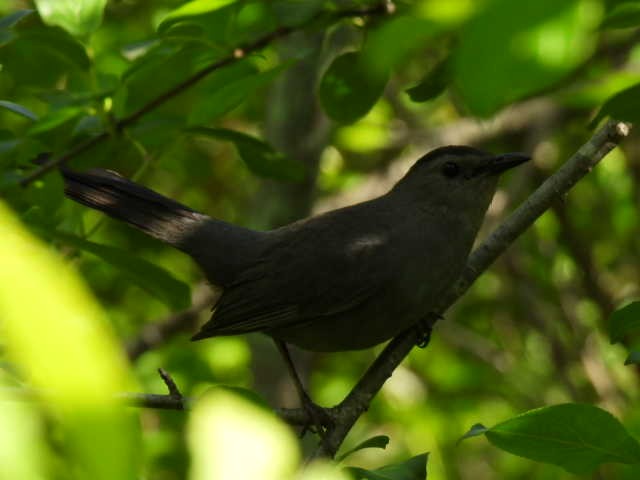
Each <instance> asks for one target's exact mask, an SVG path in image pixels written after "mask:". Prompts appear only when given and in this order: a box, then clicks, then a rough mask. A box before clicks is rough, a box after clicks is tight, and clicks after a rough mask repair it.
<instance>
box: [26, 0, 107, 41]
mask: <svg viewBox="0 0 640 480" xmlns="http://www.w3.org/2000/svg"><path fill="white" fill-rule="evenodd" d="M35 4H36V7H37V8H38V12H39V13H40V16H41V17H42V20H44V22H45V23H46V24H48V25H57V26H59V27H62V28H64V29H65V30H66V31H67V32H69V33H70V34H72V35H75V36H77V37H83V36H85V35H88V34H90V33H92V32H93V31H94V30H96V29H97V28H98V27H99V26H100V23H102V14H103V12H104V7H105V6H106V5H107V0H35Z"/></svg>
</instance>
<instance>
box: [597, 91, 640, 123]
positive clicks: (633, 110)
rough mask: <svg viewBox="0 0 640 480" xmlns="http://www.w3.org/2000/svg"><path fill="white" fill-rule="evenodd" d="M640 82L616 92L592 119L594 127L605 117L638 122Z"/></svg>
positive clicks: (639, 113)
mask: <svg viewBox="0 0 640 480" xmlns="http://www.w3.org/2000/svg"><path fill="white" fill-rule="evenodd" d="M639 108H640V83H637V84H635V85H633V86H631V87H629V88H625V89H624V90H622V91H620V92H618V93H616V94H615V95H613V96H612V97H611V98H609V99H608V100H607V101H606V102H604V105H602V107H601V108H600V110H599V111H598V113H597V115H596V116H595V118H594V119H593V120H592V121H591V123H590V125H591V127H594V126H595V125H596V124H597V123H598V122H600V120H602V119H603V118H605V117H611V118H615V119H616V120H620V121H627V122H636V121H638V120H639V119H640V110H639Z"/></svg>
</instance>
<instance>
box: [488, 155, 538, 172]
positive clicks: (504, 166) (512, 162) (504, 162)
mask: <svg viewBox="0 0 640 480" xmlns="http://www.w3.org/2000/svg"><path fill="white" fill-rule="evenodd" d="M529 160H531V157H530V156H529V155H525V154H524V153H503V154H501V155H496V156H495V157H492V158H491V160H489V162H488V163H487V164H486V165H485V168H484V170H485V171H486V172H487V173H490V174H493V175H498V174H500V173H502V172H504V171H505V170H509V169H510V168H513V167H517V166H518V165H520V164H521V163H524V162H527V161H529Z"/></svg>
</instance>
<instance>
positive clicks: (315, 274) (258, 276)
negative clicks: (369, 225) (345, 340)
mask: <svg viewBox="0 0 640 480" xmlns="http://www.w3.org/2000/svg"><path fill="white" fill-rule="evenodd" d="M349 230H350V229H349V228H345V231H344V232H336V231H335V229H334V231H333V232H331V233H329V232H327V231H326V230H324V229H322V228H318V229H314V228H307V229H305V231H303V232H298V233H297V234H296V235H291V236H290V237H289V238H286V237H285V238H284V239H283V241H282V242H281V243H279V244H276V245H275V246H274V248H273V249H272V250H271V251H269V252H268V253H267V254H265V256H264V258H263V259H261V261H259V262H256V264H255V265H254V266H253V267H251V268H249V269H247V270H246V271H245V272H244V273H243V275H241V276H240V277H239V278H238V279H237V281H236V282H234V283H233V284H232V285H229V286H227V287H226V288H225V290H224V293H223V294H222V296H221V298H220V300H219V302H218V304H217V305H216V306H215V311H214V313H213V316H212V318H211V320H210V321H209V322H207V323H206V324H205V325H204V326H203V327H202V330H201V331H200V333H198V334H197V335H196V337H194V338H196V339H197V338H206V337H210V336H215V335H235V334H240V333H247V332H252V331H269V330H271V329H274V328H281V327H286V326H290V325H297V324H300V323H305V322H313V321H322V317H325V316H328V315H332V314H335V313H339V312H343V311H346V310H349V309H351V308H354V307H356V306H357V305H359V304H361V303H362V302H364V301H366V300H367V299H368V298H369V297H371V296H372V295H374V294H376V292H377V291H378V290H379V289H380V288H381V287H382V286H384V284H385V282H386V278H387V276H388V275H389V273H390V272H389V270H390V268H389V262H388V257H389V256H390V249H389V246H388V245H387V242H388V239H387V237H386V236H385V235H384V234H382V233H379V234H378V233H371V232H370V233H353V232H350V231H349ZM303 243H304V245H302V244H303Z"/></svg>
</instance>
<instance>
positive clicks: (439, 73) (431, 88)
mask: <svg viewBox="0 0 640 480" xmlns="http://www.w3.org/2000/svg"><path fill="white" fill-rule="evenodd" d="M450 78H451V60H450V59H449V58H445V59H444V60H441V61H440V62H438V63H437V64H436V65H435V66H434V67H433V68H432V69H431V71H430V72H429V73H427V75H425V77H424V78H423V79H422V80H420V83H418V84H417V85H416V86H414V87H411V88H409V89H407V94H408V95H409V98H411V100H413V101H414V102H426V101H429V100H432V99H433V98H435V97H437V96H438V95H440V94H441V93H442V92H444V91H445V90H446V88H447V87H448V86H449V82H450Z"/></svg>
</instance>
